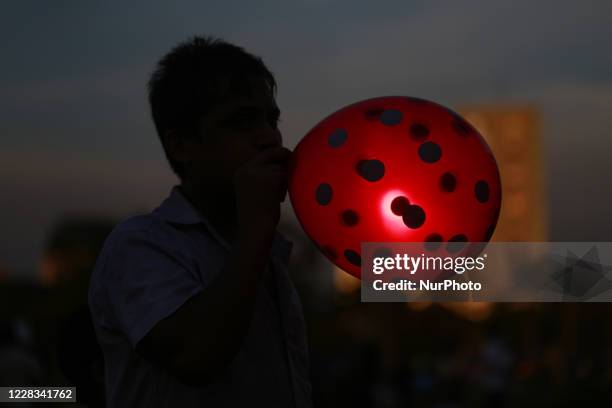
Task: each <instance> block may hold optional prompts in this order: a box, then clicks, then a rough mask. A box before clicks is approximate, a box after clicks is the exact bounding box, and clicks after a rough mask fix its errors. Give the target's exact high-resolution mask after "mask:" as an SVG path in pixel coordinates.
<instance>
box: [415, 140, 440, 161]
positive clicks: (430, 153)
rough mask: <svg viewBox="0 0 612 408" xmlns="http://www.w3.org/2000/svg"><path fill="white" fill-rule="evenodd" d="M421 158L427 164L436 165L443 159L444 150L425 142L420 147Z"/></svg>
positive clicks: (432, 143) (434, 144) (435, 144)
mask: <svg viewBox="0 0 612 408" xmlns="http://www.w3.org/2000/svg"><path fill="white" fill-rule="evenodd" d="M419 157H420V158H421V160H423V161H424V162H425V163H435V162H437V161H438V160H440V157H442V149H440V146H438V144H437V143H434V142H425V143H423V144H422V145H421V146H420V147H419Z"/></svg>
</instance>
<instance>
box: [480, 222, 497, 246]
mask: <svg viewBox="0 0 612 408" xmlns="http://www.w3.org/2000/svg"><path fill="white" fill-rule="evenodd" d="M494 232H495V224H491V225H489V227H488V228H487V232H486V233H485V237H484V240H483V241H485V242H488V241H490V240H491V237H492V236H493V233H494Z"/></svg>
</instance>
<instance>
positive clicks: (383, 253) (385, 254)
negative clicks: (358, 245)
mask: <svg viewBox="0 0 612 408" xmlns="http://www.w3.org/2000/svg"><path fill="white" fill-rule="evenodd" d="M392 257H393V251H391V249H390V248H387V247H379V248H376V249H375V250H374V252H373V253H372V258H392Z"/></svg>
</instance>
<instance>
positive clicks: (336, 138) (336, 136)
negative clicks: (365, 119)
mask: <svg viewBox="0 0 612 408" xmlns="http://www.w3.org/2000/svg"><path fill="white" fill-rule="evenodd" d="M347 137H348V133H346V130H344V129H336V130H334V131H333V132H332V133H331V134H330V135H329V137H328V138H327V143H328V144H329V145H330V146H331V147H333V148H338V147H340V146H342V145H343V144H344V142H346V139H347Z"/></svg>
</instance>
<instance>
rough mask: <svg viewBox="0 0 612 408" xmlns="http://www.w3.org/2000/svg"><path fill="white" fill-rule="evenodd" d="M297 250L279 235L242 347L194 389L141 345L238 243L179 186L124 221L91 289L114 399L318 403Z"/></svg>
mask: <svg viewBox="0 0 612 408" xmlns="http://www.w3.org/2000/svg"><path fill="white" fill-rule="evenodd" d="M291 247H292V244H291V242H289V241H287V240H285V239H284V238H283V237H282V236H280V235H279V234H277V235H276V237H275V240H274V243H273V247H272V254H271V257H270V262H269V263H268V265H269V268H268V270H267V271H266V273H268V274H271V275H269V278H270V279H262V281H261V282H260V284H259V286H258V289H257V290H258V293H257V299H256V303H255V306H254V311H253V318H252V321H251V324H250V328H249V331H248V333H247V335H246V337H245V339H244V343H243V346H242V348H241V349H240V351H239V352H238V354H237V355H236V357H235V358H234V360H233V361H232V362H231V363H230V365H229V367H228V369H227V370H225V372H224V374H223V375H222V376H221V378H219V379H218V380H217V381H216V382H214V383H213V384H209V385H207V386H202V387H192V386H188V385H185V384H182V383H180V382H179V381H178V380H176V379H175V378H174V377H172V376H171V375H170V374H168V373H167V372H165V371H164V370H163V369H162V368H160V367H158V366H156V365H153V364H152V363H150V362H149V361H148V360H146V359H144V358H143V357H142V356H140V355H139V354H137V353H136V352H135V351H134V350H135V347H136V344H137V343H138V342H139V341H140V340H141V339H142V338H143V337H144V336H145V335H146V334H147V333H148V332H149V331H150V330H151V329H152V328H153V326H154V325H155V324H156V323H157V322H159V321H160V320H161V319H163V318H165V317H167V316H169V315H170V314H172V313H173V312H174V311H176V310H177V309H178V308H180V307H181V305H183V303H185V301H186V300H188V299H189V298H190V297H192V296H194V295H195V294H197V293H199V292H200V291H201V290H202V289H203V288H205V287H207V286H208V285H209V284H210V283H211V281H212V280H213V279H214V278H215V276H216V275H217V274H218V273H219V272H220V271H221V270H222V268H223V263H224V257H225V256H226V254H227V252H228V251H229V246H228V244H227V243H226V242H225V241H224V240H223V239H222V238H221V237H220V236H219V235H218V234H217V233H216V232H215V231H214V229H213V228H212V227H211V225H210V224H209V223H208V222H207V221H206V219H204V218H203V217H202V215H201V214H200V213H198V211H197V210H196V209H195V208H194V207H193V206H192V205H191V204H190V202H189V201H188V200H187V199H186V198H185V197H184V196H183V194H182V193H181V192H180V190H179V189H178V187H174V188H173V189H172V192H171V194H170V196H169V197H168V198H167V199H166V200H165V201H164V202H163V203H162V204H161V205H160V206H159V207H158V208H157V209H155V210H154V211H153V212H152V213H150V214H147V215H142V216H136V217H132V218H129V219H127V220H125V221H123V222H122V223H120V224H119V225H118V226H117V227H115V229H114V230H113V232H112V233H111V234H110V235H109V237H108V238H107V240H106V242H105V244H104V248H103V249H102V252H101V253H100V256H99V257H98V260H97V263H96V267H95V269H94V272H93V274H92V277H91V283H90V288H89V307H90V310H91V314H92V319H93V323H94V327H95V330H96V335H97V338H98V341H99V343H100V346H101V348H102V351H103V354H104V361H105V384H106V398H107V406H108V407H113V408H120V407H151V408H154V407H182V408H191V407H240V408H243V407H245V406H262V407H296V408H302V407H311V406H312V402H311V386H310V381H309V368H308V355H307V346H306V336H305V326H304V318H303V312H302V307H301V304H300V300H299V298H298V295H297V292H296V291H295V288H294V286H293V284H292V282H291V280H290V278H289V276H288V274H287V263H288V260H289V255H290V252H291ZM266 282H269V283H268V284H267V283H266ZM269 285H274V287H269ZM276 297H277V298H276ZM275 299H276V300H275ZM210 335H211V336H214V335H215V333H210Z"/></svg>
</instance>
